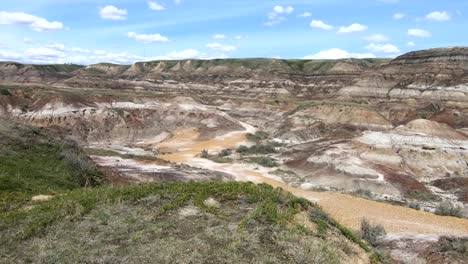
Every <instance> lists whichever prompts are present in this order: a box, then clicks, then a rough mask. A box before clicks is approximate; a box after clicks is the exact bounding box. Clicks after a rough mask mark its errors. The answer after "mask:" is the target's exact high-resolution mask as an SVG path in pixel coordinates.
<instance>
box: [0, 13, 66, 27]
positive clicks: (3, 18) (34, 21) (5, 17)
mask: <svg viewBox="0 0 468 264" xmlns="http://www.w3.org/2000/svg"><path fill="white" fill-rule="evenodd" d="M0 24H1V25H13V24H16V25H27V26H29V27H30V28H31V29H33V30H35V31H55V30H60V29H63V24H62V22H58V21H52V22H50V21H48V20H47V19H45V18H42V17H38V16H34V15H30V14H26V13H22V12H13V13H10V12H5V11H1V12H0Z"/></svg>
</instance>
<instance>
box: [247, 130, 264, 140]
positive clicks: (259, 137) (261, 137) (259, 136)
mask: <svg viewBox="0 0 468 264" xmlns="http://www.w3.org/2000/svg"><path fill="white" fill-rule="evenodd" d="M267 138H268V133H266V132H264V131H257V132H255V134H252V133H248V134H247V139H248V140H250V141H253V142H259V141H262V140H265V139H267Z"/></svg>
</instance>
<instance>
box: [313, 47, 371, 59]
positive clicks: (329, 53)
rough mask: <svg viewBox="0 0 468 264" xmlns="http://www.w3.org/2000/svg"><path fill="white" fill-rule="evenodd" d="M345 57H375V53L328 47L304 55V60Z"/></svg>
mask: <svg viewBox="0 0 468 264" xmlns="http://www.w3.org/2000/svg"><path fill="white" fill-rule="evenodd" d="M345 58H361V59H362V58H375V55H374V54H372V53H350V52H348V51H346V50H342V49H337V48H333V49H328V50H323V51H320V52H318V53H316V54H314V55H309V56H305V57H304V59H306V60H322V59H330V60H336V59H345Z"/></svg>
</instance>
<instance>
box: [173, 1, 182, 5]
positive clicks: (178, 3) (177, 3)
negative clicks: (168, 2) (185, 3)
mask: <svg viewBox="0 0 468 264" xmlns="http://www.w3.org/2000/svg"><path fill="white" fill-rule="evenodd" d="M181 2H182V1H181V0H174V3H175V4H176V5H180V3H181Z"/></svg>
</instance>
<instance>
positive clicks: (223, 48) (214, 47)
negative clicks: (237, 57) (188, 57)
mask: <svg viewBox="0 0 468 264" xmlns="http://www.w3.org/2000/svg"><path fill="white" fill-rule="evenodd" d="M206 47H207V48H210V49H212V50H217V51H222V52H232V51H235V50H237V47H235V46H229V45H223V44H221V43H218V42H214V43H209V44H206Z"/></svg>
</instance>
